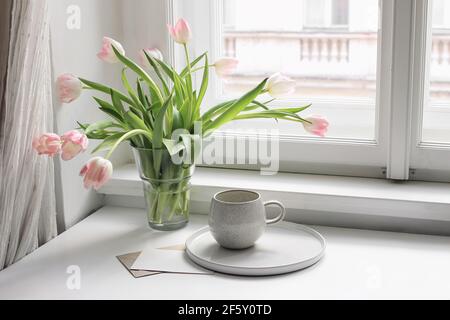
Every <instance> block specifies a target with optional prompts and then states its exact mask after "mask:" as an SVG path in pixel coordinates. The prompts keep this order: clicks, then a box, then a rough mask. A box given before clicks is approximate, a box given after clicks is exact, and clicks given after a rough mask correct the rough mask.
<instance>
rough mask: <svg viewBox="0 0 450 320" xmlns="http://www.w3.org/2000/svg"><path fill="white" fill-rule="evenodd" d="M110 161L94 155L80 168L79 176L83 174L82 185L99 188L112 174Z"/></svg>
mask: <svg viewBox="0 0 450 320" xmlns="http://www.w3.org/2000/svg"><path fill="white" fill-rule="evenodd" d="M112 172H113V166H112V163H111V162H110V161H109V160H107V159H104V158H102V157H95V158H92V159H91V160H89V161H88V163H87V164H86V165H85V166H84V167H83V168H82V169H81V171H80V176H84V187H85V188H86V189H89V188H91V187H93V188H94V189H95V190H98V189H100V188H101V187H102V186H103V185H104V184H105V183H106V182H107V181H108V180H109V179H110V178H111V176H112Z"/></svg>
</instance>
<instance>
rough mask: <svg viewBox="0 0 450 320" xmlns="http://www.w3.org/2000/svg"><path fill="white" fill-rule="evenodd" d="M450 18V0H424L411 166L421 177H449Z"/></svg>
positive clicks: (419, 16) (414, 87)
mask: <svg viewBox="0 0 450 320" xmlns="http://www.w3.org/2000/svg"><path fill="white" fill-rule="evenodd" d="M449 17H450V1H442V0H430V1H423V3H421V4H420V5H419V10H418V12H417V17H416V20H417V21H418V22H419V28H418V32H416V44H417V45H416V57H415V60H416V61H417V64H416V66H415V69H416V72H415V77H414V83H413V85H412V90H413V91H414V92H417V93H418V94H416V95H415V96H414V97H413V98H414V101H413V106H414V109H413V115H415V116H413V119H412V120H413V123H412V125H413V128H412V147H411V148H412V152H411V168H412V169H414V170H416V171H417V172H418V178H420V179H429V177H432V178H433V179H435V180H443V181H449V180H450V174H449V172H450V161H449V159H450V20H449ZM416 123H417V124H416Z"/></svg>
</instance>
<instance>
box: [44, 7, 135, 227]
mask: <svg viewBox="0 0 450 320" xmlns="http://www.w3.org/2000/svg"><path fill="white" fill-rule="evenodd" d="M122 2H123V1H121V0H49V6H50V15H51V33H52V53H53V57H52V60H53V73H54V78H55V79H56V77H57V76H58V75H60V74H61V73H66V72H70V73H73V74H75V75H77V76H80V77H84V78H87V79H90V80H94V81H97V82H104V83H108V84H111V85H113V86H116V87H117V86H118V85H119V79H120V78H119V74H120V66H119V65H114V66H112V65H108V64H106V63H104V62H102V61H100V60H99V59H98V58H97V57H96V54H97V52H98V51H99V49H100V47H101V41H102V37H103V36H104V35H108V36H110V37H113V38H115V39H117V40H118V41H122V40H123V32H122V23H121V20H122V19H121V5H122ZM127 2H128V1H127ZM70 5H75V6H78V8H79V9H80V19H81V24H80V29H79V30H77V29H75V30H70V29H69V28H68V27H67V20H68V18H69V17H70V15H69V14H68V13H67V9H68V7H69V6H70ZM91 96H92V93H91V92H84V93H83V95H82V97H81V98H80V99H78V100H77V101H75V102H73V103H71V104H65V105H61V104H60V103H59V102H58V100H57V99H55V103H54V108H55V119H56V129H55V131H56V132H57V133H59V134H63V133H64V132H66V131H68V130H71V129H74V128H76V127H77V124H76V121H77V120H78V121H80V122H88V123H90V122H94V121H96V120H99V119H102V118H104V117H105V116H104V115H103V113H101V112H100V111H99V110H98V109H97V107H96V104H95V102H94V101H93V100H92V98H91ZM94 144H95V143H91V146H90V150H92V147H93V146H94ZM124 154H125V153H124V152H123V151H122V154H120V153H119V154H118V155H117V156H116V157H115V159H114V163H115V164H117V163H120V162H123V161H125V160H126V157H125V156H124ZM90 157H92V155H91V154H90V152H86V153H85V154H83V155H81V156H79V157H77V158H76V159H74V160H72V161H69V162H64V161H61V162H59V161H56V167H57V192H58V194H57V196H58V200H59V203H58V212H59V213H60V217H59V221H58V227H59V231H63V230H65V228H68V227H70V226H72V225H74V224H75V223H77V222H78V221H80V220H82V219H83V218H84V217H86V216H87V215H88V214H90V213H91V212H92V211H93V210H95V209H97V208H99V207H100V206H101V205H102V197H101V196H100V195H98V194H96V193H95V192H94V191H90V190H85V189H84V188H83V186H82V180H81V178H80V177H79V175H78V173H79V170H80V168H81V167H82V166H83V164H84V163H85V162H86V161H87V160H88V159H89V158H90ZM58 169H59V170H58Z"/></svg>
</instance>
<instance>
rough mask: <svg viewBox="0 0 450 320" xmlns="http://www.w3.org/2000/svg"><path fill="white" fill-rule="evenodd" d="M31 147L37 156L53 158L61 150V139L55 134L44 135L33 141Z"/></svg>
mask: <svg viewBox="0 0 450 320" xmlns="http://www.w3.org/2000/svg"><path fill="white" fill-rule="evenodd" d="M32 146H33V149H34V150H36V151H37V153H38V154H39V155H47V156H49V157H53V156H55V155H56V154H58V153H59V151H60V150H61V138H60V137H59V136H58V135H57V134H55V133H44V134H43V135H41V136H40V137H37V138H35V139H34V140H33V144H32Z"/></svg>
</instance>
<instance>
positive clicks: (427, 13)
mask: <svg viewBox="0 0 450 320" xmlns="http://www.w3.org/2000/svg"><path fill="white" fill-rule="evenodd" d="M415 6H416V10H415V16H414V19H415V31H414V34H415V37H414V43H413V50H412V52H413V54H414V61H415V63H414V69H413V74H412V83H411V88H412V92H413V95H412V104H411V105H412V114H413V121H412V123H413V124H414V126H413V128H412V137H413V139H412V141H411V144H410V149H411V162H410V164H411V172H413V173H414V179H418V180H434V181H446V182H447V181H450V145H449V144H442V143H431V142H424V141H422V124H423V120H422V119H423V113H424V107H425V105H426V103H428V96H427V94H428V92H429V83H430V81H429V80H430V79H429V76H430V75H429V68H428V63H430V61H431V60H430V56H431V41H432V28H431V25H432V21H431V17H432V1H430V0H422V1H418V0H416V1H415ZM437 111H439V110H437Z"/></svg>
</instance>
